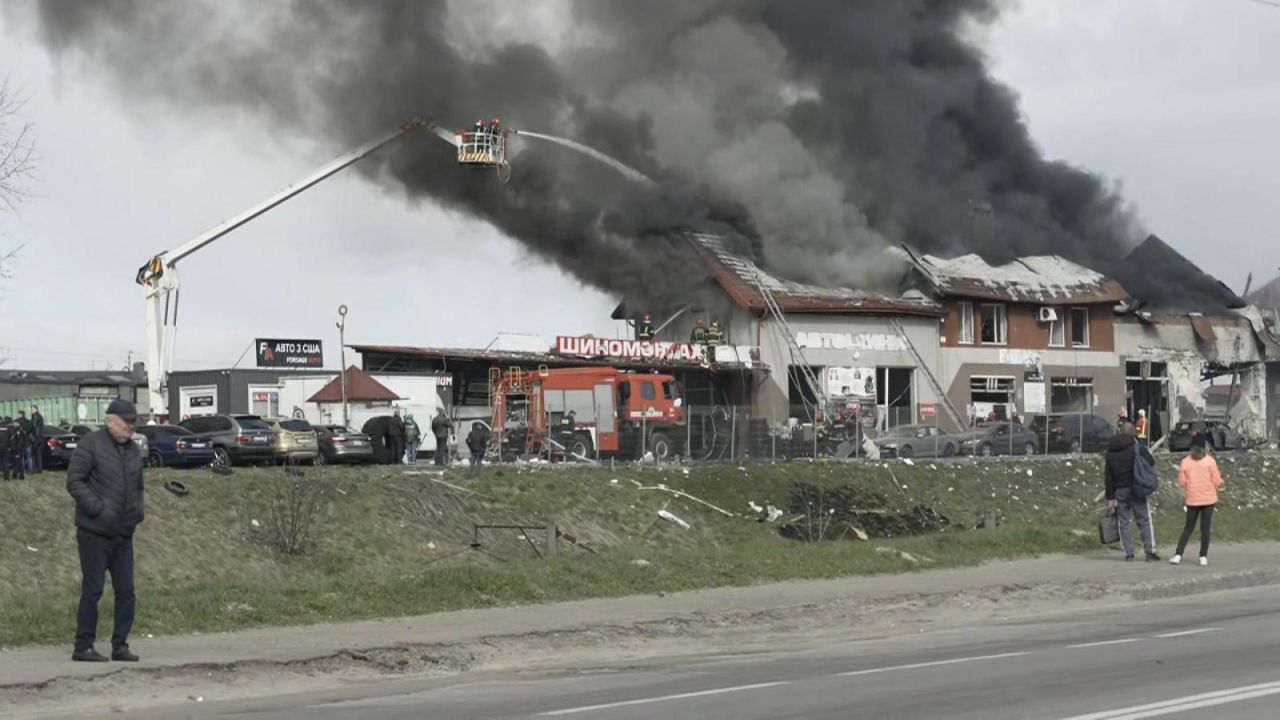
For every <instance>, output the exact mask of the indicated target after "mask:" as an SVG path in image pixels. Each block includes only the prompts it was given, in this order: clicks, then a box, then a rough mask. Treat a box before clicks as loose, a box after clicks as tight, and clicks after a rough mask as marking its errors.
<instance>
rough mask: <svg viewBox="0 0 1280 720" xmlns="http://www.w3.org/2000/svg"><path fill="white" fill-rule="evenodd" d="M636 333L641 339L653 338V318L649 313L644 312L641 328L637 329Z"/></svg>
mask: <svg viewBox="0 0 1280 720" xmlns="http://www.w3.org/2000/svg"><path fill="white" fill-rule="evenodd" d="M636 335H637V337H639V338H640V339H641V340H652V339H653V318H651V317H649V313H645V314H644V319H643V320H641V321H640V328H639V329H638V330H637V331H636Z"/></svg>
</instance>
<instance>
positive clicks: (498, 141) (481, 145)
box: [455, 128, 507, 167]
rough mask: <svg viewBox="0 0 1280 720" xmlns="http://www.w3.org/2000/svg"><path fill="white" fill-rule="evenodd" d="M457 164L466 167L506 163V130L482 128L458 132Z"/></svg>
mask: <svg viewBox="0 0 1280 720" xmlns="http://www.w3.org/2000/svg"><path fill="white" fill-rule="evenodd" d="M455 144H456V145H457V146H458V164H459V165H463V166H467V167H501V166H504V165H506V164H507V132H506V131H505V130H493V129H491V128H483V129H481V130H477V131H469V132H460V133H458V135H457V140H456V143H455Z"/></svg>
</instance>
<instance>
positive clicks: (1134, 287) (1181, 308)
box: [1115, 235, 1248, 316]
mask: <svg viewBox="0 0 1280 720" xmlns="http://www.w3.org/2000/svg"><path fill="white" fill-rule="evenodd" d="M1115 275H1116V277H1117V278H1118V279H1119V280H1120V282H1122V283H1124V287H1125V289H1127V290H1128V291H1129V294H1130V295H1131V296H1132V297H1133V299H1134V300H1135V301H1137V302H1138V303H1139V304H1140V305H1145V306H1146V307H1147V309H1148V310H1153V311H1158V312H1183V313H1191V312H1198V313H1203V314H1206V315H1218V316H1223V315H1230V314H1231V313H1230V312H1229V311H1230V310H1234V309H1239V308H1242V307H1245V306H1246V305H1247V304H1248V303H1246V302H1245V301H1244V300H1243V299H1241V298H1240V296H1239V295H1236V294H1235V293H1234V292H1233V291H1232V290H1231V288H1229V287H1227V286H1226V285H1225V284H1223V283H1222V281H1220V280H1218V279H1217V278H1215V277H1213V276H1211V275H1209V274H1208V273H1206V272H1204V271H1203V270H1201V269H1200V268H1199V267H1197V266H1196V264H1195V263H1193V262H1191V261H1190V260H1188V259H1187V258H1185V257H1183V255H1182V254H1181V253H1179V252H1178V251H1177V250H1174V249H1173V248H1172V247H1170V246H1169V244H1168V243H1166V242H1165V241H1164V240H1161V239H1160V238H1159V237H1157V236H1155V235H1150V236H1148V237H1147V239H1146V240H1144V241H1143V242H1142V244H1140V245H1138V247H1136V248H1134V249H1133V251H1132V252H1130V253H1129V255H1128V256H1126V257H1125V259H1124V260H1122V261H1121V262H1120V264H1119V265H1117V266H1116V269H1115Z"/></svg>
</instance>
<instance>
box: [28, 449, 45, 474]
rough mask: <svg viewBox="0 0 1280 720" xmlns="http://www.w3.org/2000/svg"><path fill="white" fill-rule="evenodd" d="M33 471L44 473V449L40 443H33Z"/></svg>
mask: <svg viewBox="0 0 1280 720" xmlns="http://www.w3.org/2000/svg"><path fill="white" fill-rule="evenodd" d="M31 471H32V472H37V473H42V472H44V448H42V447H40V443H39V442H33V443H31Z"/></svg>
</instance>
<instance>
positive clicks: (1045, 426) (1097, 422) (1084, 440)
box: [1030, 413, 1116, 453]
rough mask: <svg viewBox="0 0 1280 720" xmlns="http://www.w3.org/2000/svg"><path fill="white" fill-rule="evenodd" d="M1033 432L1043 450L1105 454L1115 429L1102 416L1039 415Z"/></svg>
mask: <svg viewBox="0 0 1280 720" xmlns="http://www.w3.org/2000/svg"><path fill="white" fill-rule="evenodd" d="M1030 429H1031V432H1033V433H1035V435H1036V439H1037V440H1039V441H1040V447H1042V448H1044V450H1045V452H1050V453H1078V452H1102V451H1103V450H1106V449H1107V445H1108V444H1110V443H1111V438H1112V437H1113V436H1114V435H1115V434H1116V429H1115V428H1114V427H1113V426H1112V425H1111V422H1110V421H1108V420H1107V419H1106V418H1104V417H1102V416H1100V415H1081V414H1074V413H1072V414H1063V415H1040V416H1038V417H1036V418H1035V419H1033V420H1032V421H1031V427H1030Z"/></svg>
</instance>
